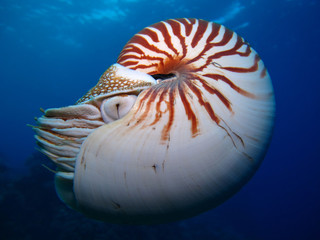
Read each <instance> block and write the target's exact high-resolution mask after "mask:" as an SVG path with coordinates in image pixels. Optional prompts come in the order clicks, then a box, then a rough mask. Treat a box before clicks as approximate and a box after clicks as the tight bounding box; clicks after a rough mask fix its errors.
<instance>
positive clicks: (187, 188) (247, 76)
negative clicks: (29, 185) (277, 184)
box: [34, 19, 275, 224]
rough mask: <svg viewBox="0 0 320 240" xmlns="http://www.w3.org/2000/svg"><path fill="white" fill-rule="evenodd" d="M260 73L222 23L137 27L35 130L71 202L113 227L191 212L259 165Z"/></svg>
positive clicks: (212, 202) (265, 115)
mask: <svg viewBox="0 0 320 240" xmlns="http://www.w3.org/2000/svg"><path fill="white" fill-rule="evenodd" d="M274 110H275V103H274V96H273V89H272V85H271V81H270V77H269V75H268V72H267V70H266V68H265V67H264V64H263V62H262V60H261V59H260V57H259V56H258V55H257V53H256V52H255V51H254V50H253V49H252V48H251V47H250V46H249V44H248V43H247V42H245V41H244V40H243V39H242V38H241V37H240V36H239V35H237V34H236V33H234V32H232V31H231V30H229V29H227V28H225V27H224V26H221V25H218V24H215V23H211V22H207V21H204V20H197V19H171V20H167V21H163V22H159V23H156V24H154V25H152V26H150V27H147V28H145V29H143V30H142V31H140V32H139V33H138V34H136V35H135V36H134V37H133V38H132V39H131V40H130V41H129V42H128V43H127V44H126V46H125V47H124V48H123V50H122V52H121V53H120V56H119V58H118V61H117V64H114V65H112V66H111V67H110V68H109V69H108V70H107V71H106V72H105V73H104V74H103V75H102V76H101V78H100V80H99V82H98V84H97V85H96V86H95V87H93V88H92V89H91V90H90V91H89V92H88V93H87V94H85V95H84V97H82V98H80V100H79V101H78V102H77V104H76V105H72V106H69V107H64V108H55V109H48V110H47V111H45V114H44V116H42V117H41V118H39V119H38V124H39V126H36V127H34V129H35V131H36V134H37V135H36V138H37V141H38V144H39V145H40V149H41V151H42V152H44V153H45V154H46V155H48V156H49V158H51V159H52V160H53V161H54V162H55V163H56V164H57V166H58V171H57V173H56V190H57V193H58V195H59V197H60V198H61V199H62V200H63V201H64V202H65V203H66V204H67V205H69V206H70V207H72V208H74V209H76V210H78V211H81V212H83V213H84V214H86V215H88V216H90V217H94V218H97V219H101V220H105V221H109V222H114V223H133V224H141V223H160V222H167V221H173V220H178V219H183V218H186V217H190V216H194V215H197V214H199V213H201V212H204V211H206V210H209V209H211V208H213V207H216V206H217V205H219V204H221V203H222V202H224V201H225V200H226V199H228V198H229V197H230V196H232V195H233V194H234V193H235V192H237V191H238V190H239V189H240V188H241V187H242V186H243V185H244V184H245V183H246V182H247V181H248V180H249V179H250V178H251V176H252V175H253V174H254V172H255V171H256V169H257V168H258V166H259V164H260V163H261V161H262V159H263V157H264V155H265V153H266V150H267V147H268V144H269V141H270V138H271V132H272V127H273V119H274Z"/></svg>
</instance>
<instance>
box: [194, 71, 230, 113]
mask: <svg viewBox="0 0 320 240" xmlns="http://www.w3.org/2000/svg"><path fill="white" fill-rule="evenodd" d="M194 78H196V79H197V80H199V81H200V82H201V84H202V86H203V87H204V89H205V90H206V91H208V92H209V93H210V94H215V95H216V96H217V97H218V98H219V99H220V101H221V102H222V103H223V104H224V105H225V106H226V107H227V108H228V109H229V110H230V111H232V108H231V103H230V101H229V100H228V99H227V98H226V97H225V96H224V95H223V94H222V93H221V92H220V91H219V90H217V89H216V88H214V87H212V86H210V85H209V84H208V83H207V82H206V81H205V80H203V79H201V78H200V77H196V76H194Z"/></svg>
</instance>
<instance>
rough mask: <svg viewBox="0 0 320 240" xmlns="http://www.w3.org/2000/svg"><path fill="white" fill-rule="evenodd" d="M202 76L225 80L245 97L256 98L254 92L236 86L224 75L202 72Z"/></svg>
mask: <svg viewBox="0 0 320 240" xmlns="http://www.w3.org/2000/svg"><path fill="white" fill-rule="evenodd" d="M203 76H204V77H209V78H212V79H214V80H216V81H218V80H221V81H223V82H225V83H226V84H228V85H229V86H230V87H231V88H232V89H234V90H235V91H237V92H238V93H240V94H242V95H244V96H246V97H250V98H256V96H255V95H254V94H252V93H250V92H247V91H245V90H243V89H242V88H240V87H238V86H237V85H235V84H234V83H233V82H232V81H231V80H230V79H229V78H227V77H225V76H222V75H220V74H204V75H203Z"/></svg>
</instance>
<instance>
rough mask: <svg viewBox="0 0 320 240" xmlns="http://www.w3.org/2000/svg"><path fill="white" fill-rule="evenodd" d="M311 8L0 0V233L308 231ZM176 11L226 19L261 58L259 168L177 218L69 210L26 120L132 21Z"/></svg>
mask: <svg viewBox="0 0 320 240" xmlns="http://www.w3.org/2000/svg"><path fill="white" fill-rule="evenodd" d="M319 11H320V1H319V0H308V1H306V0H247V1H246V0H243V1H240V0H223V1H216V0H196V1H191V0H153V1H151V0H97V1H89V0H87V1H84V0H78V1H76V0H55V1H49V0H28V1H27V0H26V1H21V0H20V1H19V0H0V81H1V87H0V89H1V97H2V101H1V110H0V114H1V115H0V123H1V124H0V128H1V140H0V143H1V144H0V239H3V240H7V239H111V240H112V239H214V240H216V239H217V240H221V239H223V240H225V239H230V240H238V239H241V240H273V239H275V240H277V239H292V240H294V239H315V240H316V239H320V198H319V197H320V157H319V154H320V140H319V139H320V138H319V137H320V121H319V119H320V106H319V105H320V74H319V71H320V66H319V65H320V61H319V55H320V43H319V37H320V28H319V23H320V15H319ZM178 17H193V18H201V19H205V20H210V21H215V22H218V23H221V24H223V25H225V26H227V27H228V28H231V29H232V30H235V31H236V32H237V33H239V34H240V35H241V36H242V37H244V38H245V39H246V40H247V41H248V42H249V43H250V44H251V46H252V47H253V48H254V49H255V50H256V51H257V52H258V53H259V55H260V57H261V58H262V60H263V61H264V63H265V65H266V66H267V68H268V71H269V73H270V75H271V78H272V82H273V86H274V90H275V97H276V122H275V128H274V134H273V139H272V142H271V145H270V148H269V151H268V153H267V155H266V157H265V160H264V161H263V163H262V165H261V167H260V169H259V170H258V171H257V173H256V174H255V176H254V177H253V178H252V179H251V181H249V183H248V184H247V185H245V186H244V187H243V188H242V189H241V190H240V191H239V192H238V193H237V194H236V195H235V196H233V197H232V198H231V199H229V200H228V201H226V202H225V203H223V204H222V205H220V206H219V207H217V208H215V209H212V210H211V211H208V212H206V213H203V214H201V215H199V216H196V217H194V218H190V219H187V220H184V221H179V222H173V223H169V224H162V225H151V226H125V225H115V224H108V223H103V222H98V221H95V220H91V219H88V218H86V217H84V216H83V215H82V214H80V213H78V212H75V211H73V210H70V209H69V208H67V207H66V206H65V205H64V204H63V203H62V202H61V201H60V200H59V199H58V197H57V195H56V193H55V190H54V184H53V177H54V175H53V173H52V172H50V171H48V170H47V169H46V168H44V167H43V166H42V164H45V165H47V166H49V167H52V168H54V166H53V165H52V164H51V162H50V161H49V160H48V159H47V158H46V157H45V156H44V155H42V154H40V153H38V152H37V151H36V150H35V148H36V144H35V140H34V137H33V135H34V133H33V131H32V129H31V128H30V127H28V126H27V124H35V122H34V117H35V116H38V117H39V116H40V115H42V113H41V112H40V111H39V108H40V107H42V108H44V109H46V108H50V107H60V106H66V105H71V104H74V103H75V101H77V100H78V99H79V98H80V97H81V96H82V95H83V94H84V93H86V92H87V90H88V89H90V88H91V87H92V86H94V85H95V84H96V82H97V80H98V78H99V77H100V75H101V74H102V73H103V72H104V71H105V70H106V69H107V68H108V67H109V66H110V65H111V64H112V63H114V62H115V61H116V59H117V57H118V54H119V53H120V51H121V49H122V47H123V46H124V45H125V43H126V42H127V41H128V40H129V39H130V38H131V37H132V36H133V35H134V34H135V33H137V32H138V31H140V30H141V29H142V28H144V27H146V26H149V25H150V24H153V23H155V22H158V21H161V20H166V19H169V18H178Z"/></svg>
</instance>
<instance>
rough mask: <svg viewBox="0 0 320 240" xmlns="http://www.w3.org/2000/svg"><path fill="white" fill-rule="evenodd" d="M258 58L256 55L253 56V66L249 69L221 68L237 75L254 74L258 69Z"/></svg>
mask: <svg viewBox="0 0 320 240" xmlns="http://www.w3.org/2000/svg"><path fill="white" fill-rule="evenodd" d="M259 61H260V57H259V56H258V55H256V56H255V59H254V64H253V65H252V66H251V67H250V68H238V67H221V68H222V69H224V70H227V71H231V72H237V73H248V72H255V71H257V70H258V68H259V65H258V63H259Z"/></svg>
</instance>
